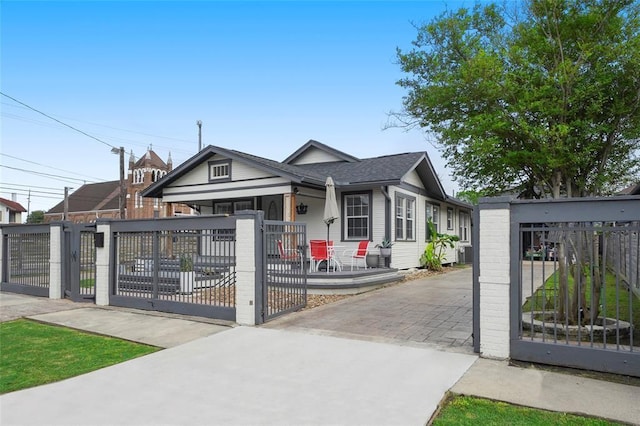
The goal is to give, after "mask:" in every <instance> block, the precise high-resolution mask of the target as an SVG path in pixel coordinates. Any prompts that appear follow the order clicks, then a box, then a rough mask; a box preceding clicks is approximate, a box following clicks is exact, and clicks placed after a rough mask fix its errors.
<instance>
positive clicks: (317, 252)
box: [309, 240, 329, 271]
mask: <svg viewBox="0 0 640 426" xmlns="http://www.w3.org/2000/svg"><path fill="white" fill-rule="evenodd" d="M309 245H310V246H311V264H310V265H311V270H312V271H317V270H318V266H319V265H320V263H321V262H324V261H326V262H327V267H328V261H329V250H328V249H327V241H326V240H310V241H309Z"/></svg>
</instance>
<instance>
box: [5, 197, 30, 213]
mask: <svg viewBox="0 0 640 426" xmlns="http://www.w3.org/2000/svg"><path fill="white" fill-rule="evenodd" d="M0 204H4V205H5V206H7V207H8V208H9V210H10V211H12V212H16V213H24V212H26V211H27V209H25V208H24V207H22V204H20V203H18V202H17V201H11V200H7V199H6V198H1V197H0Z"/></svg>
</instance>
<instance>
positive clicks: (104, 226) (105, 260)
mask: <svg viewBox="0 0 640 426" xmlns="http://www.w3.org/2000/svg"><path fill="white" fill-rule="evenodd" d="M96 233H102V234H103V235H104V239H103V241H104V246H103V247H96V305H99V306H108V305H109V275H110V272H111V271H110V263H109V260H110V259H109V257H110V253H111V224H110V223H109V222H104V223H100V222H98V223H97V225H96ZM113 261H114V264H116V265H117V264H118V263H117V259H113Z"/></svg>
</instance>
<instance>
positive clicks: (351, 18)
mask: <svg viewBox="0 0 640 426" xmlns="http://www.w3.org/2000/svg"><path fill="white" fill-rule="evenodd" d="M472 4H473V1H444V0H434V1H411V2H398V1H394V2H385V1H375V2H374V1H357V2H329V1H319V2H310V1H281V2H269V1H262V2H246V1H238V2H221V1H192V2H189V1H180V2H171V1H121V2H108V1H87V2H57V1H47V2H33V1H7V0H3V1H2V2H1V3H0V14H1V15H0V19H1V22H0V23H1V30H0V31H1V33H0V39H1V41H0V43H1V44H0V47H1V58H0V59H1V70H0V71H1V74H0V78H1V80H0V85H1V91H2V92H3V93H5V94H7V95H10V96H12V97H14V98H15V99H17V100H19V101H21V102H23V103H25V104H27V105H29V106H31V107H33V108H35V109H37V110H39V111H42V112H44V113H46V114H48V115H50V116H52V117H54V118H56V119H57V120H60V121H62V122H64V123H66V124H68V125H70V126H72V127H75V128H77V129H79V130H82V131H83V132H85V133H87V134H89V135H91V136H93V137H95V138H97V139H99V141H98V140H96V139H94V138H91V137H88V136H86V135H83V134H81V133H79V132H76V131H73V130H72V129H70V128H69V127H66V126H64V125H62V124H60V123H57V122H55V121H53V120H51V119H49V118H47V117H45V116H43V115H41V114H39V113H37V112H35V111H33V110H31V109H29V108H27V107H25V106H23V105H20V104H18V103H16V102H15V101H13V100H11V99H9V98H7V97H5V96H2V97H1V99H0V101H1V104H0V105H1V111H2V129H1V137H2V142H1V143H2V145H1V150H0V153H1V154H2V155H1V156H0V165H2V167H0V192H1V193H0V197H4V198H10V197H11V193H12V192H15V193H17V194H18V201H19V202H20V203H21V204H22V205H23V206H24V207H25V208H27V207H29V208H30V210H31V211H33V210H38V209H41V210H48V209H49V208H51V207H53V206H54V205H55V204H56V203H58V202H59V201H61V200H62V193H63V188H64V187H65V186H69V187H72V188H76V189H77V188H79V187H80V186H81V185H82V180H87V181H94V182H95V181H105V180H116V179H118V158H117V156H115V155H113V154H111V153H110V149H111V147H110V146H116V147H119V146H123V147H124V148H125V150H126V151H127V153H129V152H130V151H131V150H133V152H134V154H135V155H136V157H139V156H141V155H143V154H144V152H145V151H146V148H147V147H148V146H149V145H152V146H153V149H154V151H156V152H157V153H158V154H159V155H160V156H161V157H162V158H163V159H166V157H167V155H168V153H169V152H171V155H172V158H173V161H174V167H175V166H177V165H179V164H180V163H182V162H183V161H185V160H187V159H188V158H189V157H191V156H192V155H194V154H195V153H196V151H197V149H198V128H197V125H196V121H197V120H202V122H203V126H202V135H203V136H202V139H203V145H205V146H206V145H209V144H213V145H218V146H222V147H225V148H231V149H237V150H240V151H244V152H249V153H252V154H255V155H259V156H263V157H266V158H270V159H273V160H283V159H284V158H286V157H287V156H288V155H289V154H291V153H292V152H294V151H295V150H296V149H297V148H299V147H300V146H301V145H302V144H304V143H305V142H307V141H308V140H309V139H315V140H318V141H320V142H323V143H325V144H327V145H329V146H332V147H334V148H336V149H339V150H342V151H344V152H347V153H349V154H351V155H354V156H357V157H361V158H366V157H373V156H378V155H385V154H393V153H399V152H410V151H427V152H428V153H429V155H430V157H431V159H432V161H433V163H434V165H435V167H436V169H437V172H438V173H439V175H440V177H441V179H442V180H443V184H444V186H445V189H446V190H447V192H448V193H449V194H452V193H453V192H454V191H457V190H458V188H457V186H456V185H455V184H454V183H452V182H451V180H450V178H449V176H448V175H449V172H448V170H447V169H446V168H445V163H444V161H443V160H442V159H441V158H440V157H439V154H438V152H437V150H436V149H435V148H433V146H431V145H430V143H429V142H428V138H427V137H425V135H424V134H423V133H421V132H420V131H418V130H414V131H411V132H405V131H403V130H401V129H388V130H383V127H384V125H385V123H387V120H388V115H387V114H388V113H389V112H390V111H398V110H400V108H401V105H402V96H403V95H404V94H405V92H404V90H403V89H401V88H400V87H398V86H397V85H396V84H395V82H396V81H397V80H398V79H399V78H401V77H402V73H401V71H400V67H399V66H398V65H397V63H396V57H395V52H396V47H400V48H402V49H408V48H410V45H411V41H412V40H414V39H415V37H416V34H417V31H416V29H415V28H414V27H413V26H412V22H413V23H416V24H420V23H424V22H427V21H430V20H431V19H432V18H433V17H434V16H436V15H439V14H440V13H442V12H443V11H445V10H446V9H447V8H448V9H457V8H458V7H461V6H468V7H469V6H472ZM127 158H128V157H127ZM16 169H22V170H16ZM33 172H39V173H47V174H49V175H53V176H43V175H38V174H34V173H33ZM61 177H64V178H65V179H61ZM66 178H73V179H71V180H69V179H66ZM76 179H78V180H76ZM29 188H31V190H32V193H31V201H30V203H29V202H28V200H27V190H28V189H29ZM38 191H40V192H38ZM48 197H53V198H48Z"/></svg>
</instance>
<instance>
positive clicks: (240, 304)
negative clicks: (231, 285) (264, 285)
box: [236, 217, 256, 325]
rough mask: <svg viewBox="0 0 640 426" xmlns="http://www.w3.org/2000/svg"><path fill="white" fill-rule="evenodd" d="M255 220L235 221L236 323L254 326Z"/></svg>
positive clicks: (243, 219)
mask: <svg viewBox="0 0 640 426" xmlns="http://www.w3.org/2000/svg"><path fill="white" fill-rule="evenodd" d="M255 242H256V235H255V218H253V217H239V218H238V219H237V221H236V322H237V323H238V324H240V325H255V324H256V256H255V253H256V251H255Z"/></svg>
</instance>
